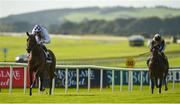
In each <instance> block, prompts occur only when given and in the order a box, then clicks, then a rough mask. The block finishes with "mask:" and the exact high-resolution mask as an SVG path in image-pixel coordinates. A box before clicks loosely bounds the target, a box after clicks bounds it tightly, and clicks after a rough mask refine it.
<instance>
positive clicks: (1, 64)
mask: <svg viewBox="0 0 180 104" xmlns="http://www.w3.org/2000/svg"><path fill="white" fill-rule="evenodd" d="M4 66H8V67H10V76H9V77H10V82H9V93H12V79H13V67H18V66H23V67H24V94H25V93H26V88H27V85H26V82H27V79H26V78H27V64H26V63H14V62H0V67H4ZM56 68H63V69H65V93H67V92H68V70H70V69H72V68H73V69H76V73H77V76H76V91H77V92H79V70H80V69H88V86H87V89H88V92H89V91H90V88H91V81H90V77H91V76H90V71H91V69H97V70H100V83H99V84H100V92H101V91H102V89H103V71H104V70H111V71H112V79H111V80H112V92H113V91H114V85H115V79H114V78H115V70H119V71H120V91H122V86H123V77H122V73H123V71H125V70H126V71H128V73H129V74H128V90H129V91H132V90H133V72H135V71H139V72H140V90H142V87H143V74H142V73H143V72H144V71H148V69H147V68H117V67H103V66H95V65H56ZM169 71H171V72H172V73H173V76H172V79H173V81H172V82H173V85H172V88H173V89H174V86H175V78H176V75H177V74H176V73H177V72H178V73H179V74H178V75H179V78H180V67H172V68H170V70H169ZM54 86H55V81H54V79H53V89H52V93H54V92H53V91H54Z"/></svg>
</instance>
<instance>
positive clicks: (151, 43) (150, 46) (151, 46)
mask: <svg viewBox="0 0 180 104" xmlns="http://www.w3.org/2000/svg"><path fill="white" fill-rule="evenodd" d="M153 46H154V41H153V40H152V41H151V42H150V44H149V48H150V51H151V52H152V48H153Z"/></svg>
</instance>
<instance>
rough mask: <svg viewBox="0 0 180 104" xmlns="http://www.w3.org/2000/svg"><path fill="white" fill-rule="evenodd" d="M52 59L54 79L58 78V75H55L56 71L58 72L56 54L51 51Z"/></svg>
mask: <svg viewBox="0 0 180 104" xmlns="http://www.w3.org/2000/svg"><path fill="white" fill-rule="evenodd" d="M48 51H49V53H50V55H51V57H52V63H51V65H50V70H51V71H52V74H53V76H52V77H56V74H55V70H56V57H55V55H54V53H53V52H52V51H51V50H48Z"/></svg>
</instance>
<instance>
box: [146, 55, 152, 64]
mask: <svg viewBox="0 0 180 104" xmlns="http://www.w3.org/2000/svg"><path fill="white" fill-rule="evenodd" d="M150 59H151V57H148V59H147V62H146V64H147V66H148V65H149V61H150Z"/></svg>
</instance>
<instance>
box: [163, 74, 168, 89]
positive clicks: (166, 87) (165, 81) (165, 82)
mask: <svg viewBox="0 0 180 104" xmlns="http://www.w3.org/2000/svg"><path fill="white" fill-rule="evenodd" d="M164 85H165V91H167V90H168V86H167V79H166V76H164Z"/></svg>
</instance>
